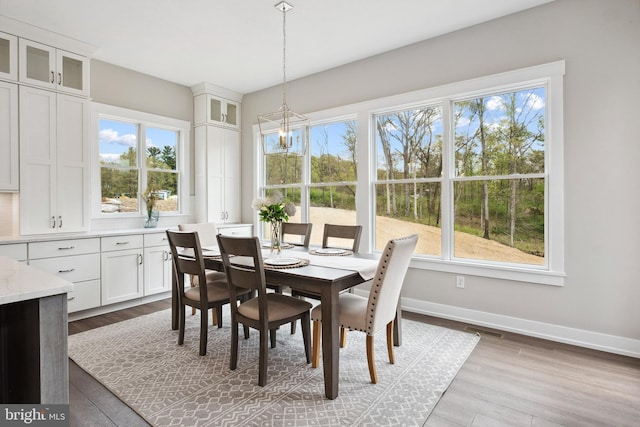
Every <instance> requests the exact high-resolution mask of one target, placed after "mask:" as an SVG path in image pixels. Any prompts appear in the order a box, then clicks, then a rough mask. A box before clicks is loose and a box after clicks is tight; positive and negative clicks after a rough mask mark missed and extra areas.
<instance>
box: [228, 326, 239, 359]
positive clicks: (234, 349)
mask: <svg viewBox="0 0 640 427" xmlns="http://www.w3.org/2000/svg"><path fill="white" fill-rule="evenodd" d="M237 367H238V322H236V321H235V320H234V319H231V357H230V359H229V369H231V370H232V371H233V370H235V369H236V368H237Z"/></svg>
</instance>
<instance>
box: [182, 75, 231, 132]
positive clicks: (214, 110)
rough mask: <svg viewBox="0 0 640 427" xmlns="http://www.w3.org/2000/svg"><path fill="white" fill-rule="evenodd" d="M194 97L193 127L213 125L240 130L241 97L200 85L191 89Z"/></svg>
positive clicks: (208, 84)
mask: <svg viewBox="0 0 640 427" xmlns="http://www.w3.org/2000/svg"><path fill="white" fill-rule="evenodd" d="M191 90H192V91H193V95H194V104H193V106H194V111H193V113H194V114H193V115H194V122H195V123H194V125H195V126H201V125H214V126H219V127H225V128H231V129H240V111H241V102H242V95H240V94H238V93H235V92H233V91H230V90H228V89H224V88H221V87H219V86H215V85H212V84H210V83H201V84H199V85H196V86H194V87H192V88H191Z"/></svg>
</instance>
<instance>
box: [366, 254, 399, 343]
mask: <svg viewBox="0 0 640 427" xmlns="http://www.w3.org/2000/svg"><path fill="white" fill-rule="evenodd" d="M394 247H395V242H393V241H392V242H391V245H389V248H388V250H386V251H385V252H384V254H382V256H383V258H382V259H381V262H380V264H379V266H378V268H379V269H380V270H382V274H376V279H375V281H374V283H372V285H371V291H370V292H371V293H370V297H369V321H368V322H367V324H368V325H367V330H366V331H362V332H366V333H367V335H373V332H372V328H373V315H374V313H375V307H376V303H377V299H378V297H377V295H378V292H379V289H380V286H382V282H384V276H385V274H386V273H387V264H388V263H389V258H390V257H391V252H392V251H393V248H394Z"/></svg>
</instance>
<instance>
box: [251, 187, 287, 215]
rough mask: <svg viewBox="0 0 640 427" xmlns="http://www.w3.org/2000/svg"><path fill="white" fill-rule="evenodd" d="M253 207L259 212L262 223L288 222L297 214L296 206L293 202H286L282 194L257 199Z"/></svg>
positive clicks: (277, 193) (276, 193)
mask: <svg viewBox="0 0 640 427" xmlns="http://www.w3.org/2000/svg"><path fill="white" fill-rule="evenodd" d="M251 206H252V207H253V208H254V209H257V210H258V215H259V216H260V221H262V222H287V221H289V217H290V216H293V215H295V214H296V206H295V205H294V204H293V203H292V202H284V200H283V197H282V194H281V193H280V192H275V193H273V194H272V195H270V196H268V197H266V198H260V197H256V198H255V199H254V200H253V203H252V204H251Z"/></svg>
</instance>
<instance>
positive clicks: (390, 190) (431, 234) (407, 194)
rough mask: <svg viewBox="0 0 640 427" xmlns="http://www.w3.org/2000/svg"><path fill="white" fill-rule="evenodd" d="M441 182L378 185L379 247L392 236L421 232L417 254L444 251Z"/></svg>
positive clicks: (377, 241) (437, 253)
mask: <svg viewBox="0 0 640 427" xmlns="http://www.w3.org/2000/svg"><path fill="white" fill-rule="evenodd" d="M440 192H441V185H440V184H439V183H425V182H418V183H403V184H377V185H376V242H375V245H376V246H375V249H376V250H383V249H384V246H385V245H386V244H387V241H388V240H389V239H392V238H395V237H400V236H408V235H410V234H414V233H418V234H419V236H420V238H419V239H418V246H417V247H416V249H415V253H417V254H425V255H440V253H441V245H442V244H441V241H442V239H441V235H442V233H441V226H442V225H441V222H440V221H441V218H440V212H441V211H440V199H441V194H440Z"/></svg>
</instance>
